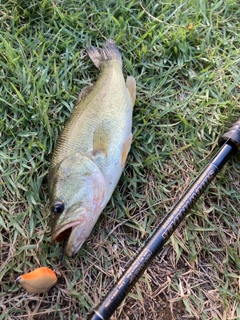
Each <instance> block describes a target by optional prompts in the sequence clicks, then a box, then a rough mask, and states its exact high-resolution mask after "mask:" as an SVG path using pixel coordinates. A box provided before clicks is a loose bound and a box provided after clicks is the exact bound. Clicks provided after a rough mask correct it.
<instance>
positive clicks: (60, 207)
mask: <svg viewBox="0 0 240 320" xmlns="http://www.w3.org/2000/svg"><path fill="white" fill-rule="evenodd" d="M63 211H64V203H63V202H56V203H55V204H54V205H53V206H52V212H53V213H54V214H56V215H58V214H62V213H63Z"/></svg>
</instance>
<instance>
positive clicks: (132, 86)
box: [126, 76, 136, 107]
mask: <svg viewBox="0 0 240 320" xmlns="http://www.w3.org/2000/svg"><path fill="white" fill-rule="evenodd" d="M126 88H127V89H128V91H129V93H130V96H131V100H132V106H133V107H134V103H135V100H136V81H135V79H134V78H133V77H132V76H129V77H127V80H126Z"/></svg>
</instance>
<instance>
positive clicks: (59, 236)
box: [52, 220, 82, 242]
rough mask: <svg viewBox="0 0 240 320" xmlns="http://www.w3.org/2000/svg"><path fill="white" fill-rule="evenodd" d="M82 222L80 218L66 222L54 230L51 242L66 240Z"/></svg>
mask: <svg viewBox="0 0 240 320" xmlns="http://www.w3.org/2000/svg"><path fill="white" fill-rule="evenodd" d="M80 223H82V220H77V221H74V222H71V223H67V224H65V225H63V226H61V228H59V229H58V230H55V232H54V234H53V235H52V241H53V242H60V241H62V240H65V241H67V240H68V239H69V237H70V235H71V233H72V231H73V230H74V228H76V227H77V226H79V224H80Z"/></svg>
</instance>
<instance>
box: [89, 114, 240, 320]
mask: <svg viewBox="0 0 240 320" xmlns="http://www.w3.org/2000/svg"><path fill="white" fill-rule="evenodd" d="M220 145H222V147H221V149H220V150H219V151H218V153H217V155H216V156H215V157H214V158H213V159H212V160H211V161H210V163H209V164H208V165H207V166H206V168H205V169H204V170H203V171H202V172H201V173H200V175H199V176H198V177H197V178H196V179H195V181H194V182H193V183H192V185H191V186H190V187H189V188H188V189H187V191H186V192H185V193H184V194H183V196H182V197H181V198H180V199H179V201H178V202H177V203H176V204H175V206H174V207H173V208H172V209H171V211H170V212H169V213H168V214H167V216H166V217H165V218H164V219H163V220H162V221H161V222H160V224H159V225H158V226H157V227H156V229H155V231H154V232H153V234H152V235H151V236H150V237H149V238H148V239H147V241H146V242H145V244H144V245H143V247H142V248H140V250H139V251H138V254H137V255H136V257H135V258H134V260H133V261H132V262H131V263H130V265H129V267H128V268H127V270H125V272H124V273H123V275H122V276H121V277H120V279H119V280H118V282H117V283H116V284H115V285H114V286H113V288H112V289H111V290H110V292H109V293H108V294H107V296H106V297H105V298H104V300H103V301H102V302H101V303H100V305H99V306H98V307H97V308H96V310H95V311H93V312H92V314H91V315H90V316H89V317H88V319H89V320H108V319H110V317H111V316H112V314H113V313H114V311H115V310H116V309H117V307H118V306H119V305H120V304H121V302H122V301H123V300H124V298H125V297H126V296H127V294H128V292H129V291H130V289H131V288H132V287H133V286H134V284H135V283H136V282H137V281H138V279H139V278H140V277H141V275H142V274H143V272H144V271H145V270H146V268H147V267H148V265H149V264H150V263H151V261H152V260H153V259H154V258H155V257H156V256H157V254H158V253H159V252H160V251H161V249H162V248H163V246H164V244H165V243H166V241H167V240H168V239H169V238H170V236H171V235H172V233H173V232H174V231H175V230H176V228H177V227H178V226H179V224H180V223H181V221H182V220H183V219H184V217H185V216H186V214H187V213H188V212H189V211H190V209H191V208H192V207H193V205H194V204H195V202H196V201H197V200H198V199H199V197H200V196H201V195H202V193H203V192H204V190H205V189H206V188H207V186H208V185H209V184H210V182H211V181H212V180H213V179H214V177H215V176H216V175H217V174H218V172H219V171H220V170H221V169H222V167H223V166H224V164H225V163H226V162H227V161H228V159H229V158H230V157H231V156H232V155H234V154H236V153H237V152H239V151H240V120H239V121H237V122H236V123H234V124H233V125H232V127H231V128H230V129H229V131H228V132H227V133H225V134H224V135H223V137H222V138H221V140H220Z"/></svg>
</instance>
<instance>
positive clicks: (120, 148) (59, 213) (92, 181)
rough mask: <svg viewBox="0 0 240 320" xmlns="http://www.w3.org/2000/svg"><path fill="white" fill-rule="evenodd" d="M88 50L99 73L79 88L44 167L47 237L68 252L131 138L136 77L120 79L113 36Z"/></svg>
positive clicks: (113, 178) (84, 233)
mask: <svg viewBox="0 0 240 320" xmlns="http://www.w3.org/2000/svg"><path fill="white" fill-rule="evenodd" d="M87 53H88V56H89V57H90V59H91V60H92V61H93V63H94V64H95V66H96V67H97V68H98V69H99V70H100V75H99V78H98V80H97V82H96V84H95V85H94V86H92V85H90V86H88V87H87V88H85V89H83V90H82V93H81V94H80V101H79V102H78V103H77V105H76V107H75V108H74V110H73V112H72V114H71V116H70V119H69V121H68V122H67V124H66V126H65V128H64V130H63V132H62V133H61V135H60V138H59V139H58V141H57V146H56V148H55V150H54V153H53V157H52V162H51V166H50V171H49V195H50V206H51V212H52V241H54V242H56V241H60V240H62V239H67V244H66V248H65V252H66V254H67V255H68V256H72V255H74V254H76V253H77V251H78V250H79V249H80V247H81V246H82V244H83V243H84V241H85V240H86V238H87V237H88V236H89V234H90V232H91V231H92V229H93V227H94V225H95V223H96V221H97V219H98V217H99V215H100V213H101V212H102V210H103V209H104V207H105V206H106V204H107V202H108V201H109V199H110V197H111V195H112V193H113V191H114V189H115V187H116V185H117V183H118V180H119V178H120V176H121V174H122V171H123V168H124V165H125V161H126V158H127V154H128V152H129V149H130V146H131V142H132V133H131V130H132V110H133V105H134V102H135V96H136V82H135V79H134V78H133V77H127V80H126V82H125V80H124V77H123V73H122V59H121V55H120V52H119V50H118V47H117V46H116V44H115V42H114V41H113V40H108V41H106V43H105V44H104V46H103V47H102V48H101V49H100V48H95V47H93V46H90V47H89V48H88V49H87Z"/></svg>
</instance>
